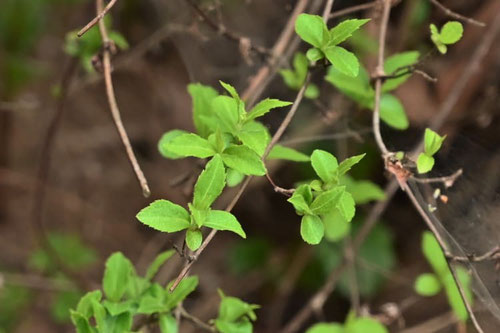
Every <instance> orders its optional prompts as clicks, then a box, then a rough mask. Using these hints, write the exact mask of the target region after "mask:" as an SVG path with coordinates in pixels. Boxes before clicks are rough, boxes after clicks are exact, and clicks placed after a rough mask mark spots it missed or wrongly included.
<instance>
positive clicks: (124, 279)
mask: <svg viewBox="0 0 500 333" xmlns="http://www.w3.org/2000/svg"><path fill="white" fill-rule="evenodd" d="M132 270H133V266H132V263H131V262H130V261H129V260H128V259H127V258H126V257H125V256H124V255H123V254H122V253H121V252H115V253H113V254H112V255H111V256H110V257H109V258H108V260H107V261H106V269H105V270H104V277H103V279H102V289H103V290H104V293H105V294H106V297H107V298H108V299H109V300H110V301H112V302H118V301H119V300H120V299H121V298H122V296H123V294H124V293H125V291H126V290H127V284H128V280H129V277H130V274H131V272H132ZM94 310H95V309H94Z"/></svg>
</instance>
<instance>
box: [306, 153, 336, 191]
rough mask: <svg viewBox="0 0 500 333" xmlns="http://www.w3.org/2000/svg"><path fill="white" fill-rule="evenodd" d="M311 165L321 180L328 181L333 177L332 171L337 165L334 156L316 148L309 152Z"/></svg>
mask: <svg viewBox="0 0 500 333" xmlns="http://www.w3.org/2000/svg"><path fill="white" fill-rule="evenodd" d="M311 165H312V167H313V169H314V171H315V172H316V174H317V175H318V177H319V178H321V180H322V181H324V182H325V183H328V182H330V181H332V180H333V179H334V172H335V170H336V169H337V167H338V162H337V159H336V158H335V156H333V155H332V154H330V153H329V152H327V151H324V150H320V149H316V150H314V151H313V153H312V154H311Z"/></svg>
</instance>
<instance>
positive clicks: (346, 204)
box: [335, 191, 356, 222]
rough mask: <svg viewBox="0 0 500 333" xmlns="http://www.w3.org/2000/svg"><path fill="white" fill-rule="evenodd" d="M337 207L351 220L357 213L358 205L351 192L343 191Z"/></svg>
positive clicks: (344, 216) (343, 215)
mask: <svg viewBox="0 0 500 333" xmlns="http://www.w3.org/2000/svg"><path fill="white" fill-rule="evenodd" d="M335 207H337V209H338V210H339V212H340V215H342V217H343V218H344V219H346V221H348V222H351V220H352V218H353V217H354V214H355V213H356V206H355V204H354V199H353V198H352V195H351V193H349V192H346V191H343V192H342V194H341V195H340V198H339V199H338V202H337V204H336V206H335Z"/></svg>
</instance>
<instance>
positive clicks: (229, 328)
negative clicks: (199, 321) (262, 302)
mask: <svg viewBox="0 0 500 333" xmlns="http://www.w3.org/2000/svg"><path fill="white" fill-rule="evenodd" d="M219 295H220V297H221V302H220V305H219V315H218V317H217V318H216V319H215V320H214V323H215V327H216V328H217V330H218V331H219V332H221V333H236V332H237V333H252V332H253V325H252V321H255V320H257V315H256V314H255V311H254V310H256V309H258V308H260V306H259V305H256V304H248V303H246V302H244V301H242V300H240V299H239V298H236V297H230V296H226V295H225V294H224V293H223V292H222V290H220V289H219Z"/></svg>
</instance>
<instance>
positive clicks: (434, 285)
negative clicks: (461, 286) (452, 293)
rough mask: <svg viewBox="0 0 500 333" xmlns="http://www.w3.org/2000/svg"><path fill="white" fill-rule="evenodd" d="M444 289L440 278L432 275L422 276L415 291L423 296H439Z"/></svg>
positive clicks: (418, 279)
mask: <svg viewBox="0 0 500 333" xmlns="http://www.w3.org/2000/svg"><path fill="white" fill-rule="evenodd" d="M441 289H442V285H441V282H440V281H439V279H438V277H437V276H436V275H435V274H432V273H425V274H420V275H419V276H418V277H417V280H416V281H415V291H416V292H417V294H419V295H422V296H427V297H429V296H434V295H437V294H438V293H439V292H440V291H441Z"/></svg>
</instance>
